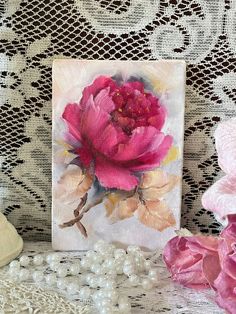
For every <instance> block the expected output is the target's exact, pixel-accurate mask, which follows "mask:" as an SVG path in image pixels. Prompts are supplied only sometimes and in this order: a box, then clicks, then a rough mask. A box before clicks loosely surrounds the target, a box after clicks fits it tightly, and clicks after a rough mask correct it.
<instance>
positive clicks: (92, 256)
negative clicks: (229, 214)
mask: <svg viewBox="0 0 236 314" xmlns="http://www.w3.org/2000/svg"><path fill="white" fill-rule="evenodd" d="M95 255H96V252H94V251H88V252H87V253H86V257H87V258H88V259H91V260H92V259H93V258H94V256H95Z"/></svg>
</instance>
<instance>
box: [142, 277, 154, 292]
mask: <svg viewBox="0 0 236 314" xmlns="http://www.w3.org/2000/svg"><path fill="white" fill-rule="evenodd" d="M142 287H143V289H145V290H150V289H152V288H153V282H152V281H151V280H150V279H148V278H146V279H143V280H142Z"/></svg>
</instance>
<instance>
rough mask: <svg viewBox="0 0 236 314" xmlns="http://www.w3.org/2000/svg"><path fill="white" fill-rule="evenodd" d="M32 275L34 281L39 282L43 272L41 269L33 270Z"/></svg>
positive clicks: (41, 279) (42, 277)
mask: <svg viewBox="0 0 236 314" xmlns="http://www.w3.org/2000/svg"><path fill="white" fill-rule="evenodd" d="M32 276H33V280H34V281H35V282H41V281H43V279H44V275H43V273H42V272H41V271H38V270H36V271H34V272H33V275H32Z"/></svg>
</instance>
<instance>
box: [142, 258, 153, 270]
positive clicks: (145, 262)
mask: <svg viewBox="0 0 236 314" xmlns="http://www.w3.org/2000/svg"><path fill="white" fill-rule="evenodd" d="M151 266H152V262H151V261H149V260H145V261H144V268H145V270H150V269H151Z"/></svg>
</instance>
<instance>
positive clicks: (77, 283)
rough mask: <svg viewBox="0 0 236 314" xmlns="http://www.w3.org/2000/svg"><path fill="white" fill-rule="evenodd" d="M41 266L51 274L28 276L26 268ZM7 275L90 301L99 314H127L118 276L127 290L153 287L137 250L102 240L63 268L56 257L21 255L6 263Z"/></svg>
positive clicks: (153, 275) (153, 281) (148, 266)
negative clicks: (124, 279) (7, 267)
mask: <svg viewBox="0 0 236 314" xmlns="http://www.w3.org/2000/svg"><path fill="white" fill-rule="evenodd" d="M44 263H45V264H46V265H47V267H49V268H50V270H51V271H52V273H50V274H44V272H43V271H39V270H34V271H33V272H32V273H31V272H30V270H29V269H27V267H29V266H30V264H33V265H34V266H41V265H43V264H44ZM8 272H9V275H10V277H11V278H12V279H13V280H19V281H28V280H33V281H34V282H35V283H36V284H41V283H46V284H47V285H48V286H49V287H53V286H56V287H57V288H58V289H60V290H63V291H65V292H66V293H67V294H68V295H72V296H74V295H76V296H78V297H79V299H81V300H83V301H85V300H89V299H92V300H93V302H94V305H95V306H96V308H97V310H98V312H99V313H100V314H112V313H127V314H128V313H130V311H131V304H130V301H129V298H128V297H127V296H125V295H119V293H118V290H117V280H118V279H119V276H122V275H123V276H125V278H126V281H127V284H128V285H129V286H130V287H136V286H142V287H143V289H144V290H150V289H152V288H153V287H154V286H155V284H156V283H157V269H155V268H152V263H151V261H150V260H147V259H146V258H145V257H144V253H143V252H142V251H141V249H140V248H139V247H137V246H129V247H128V248H127V251H125V250H123V249H117V248H116V247H115V246H114V245H112V244H108V243H106V242H104V241H102V240H100V241H98V242H97V243H96V244H95V245H94V250H91V251H88V252H87V253H86V255H85V256H84V257H82V259H81V260H80V261H79V260H76V262H73V263H70V264H69V263H66V264H65V263H63V261H62V259H61V256H60V253H52V254H48V255H47V256H44V255H40V254H38V255H35V256H34V257H33V258H30V257H29V256H26V255H23V256H21V257H20V259H19V261H18V260H14V261H12V262H11V263H10V265H9V271H8Z"/></svg>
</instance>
